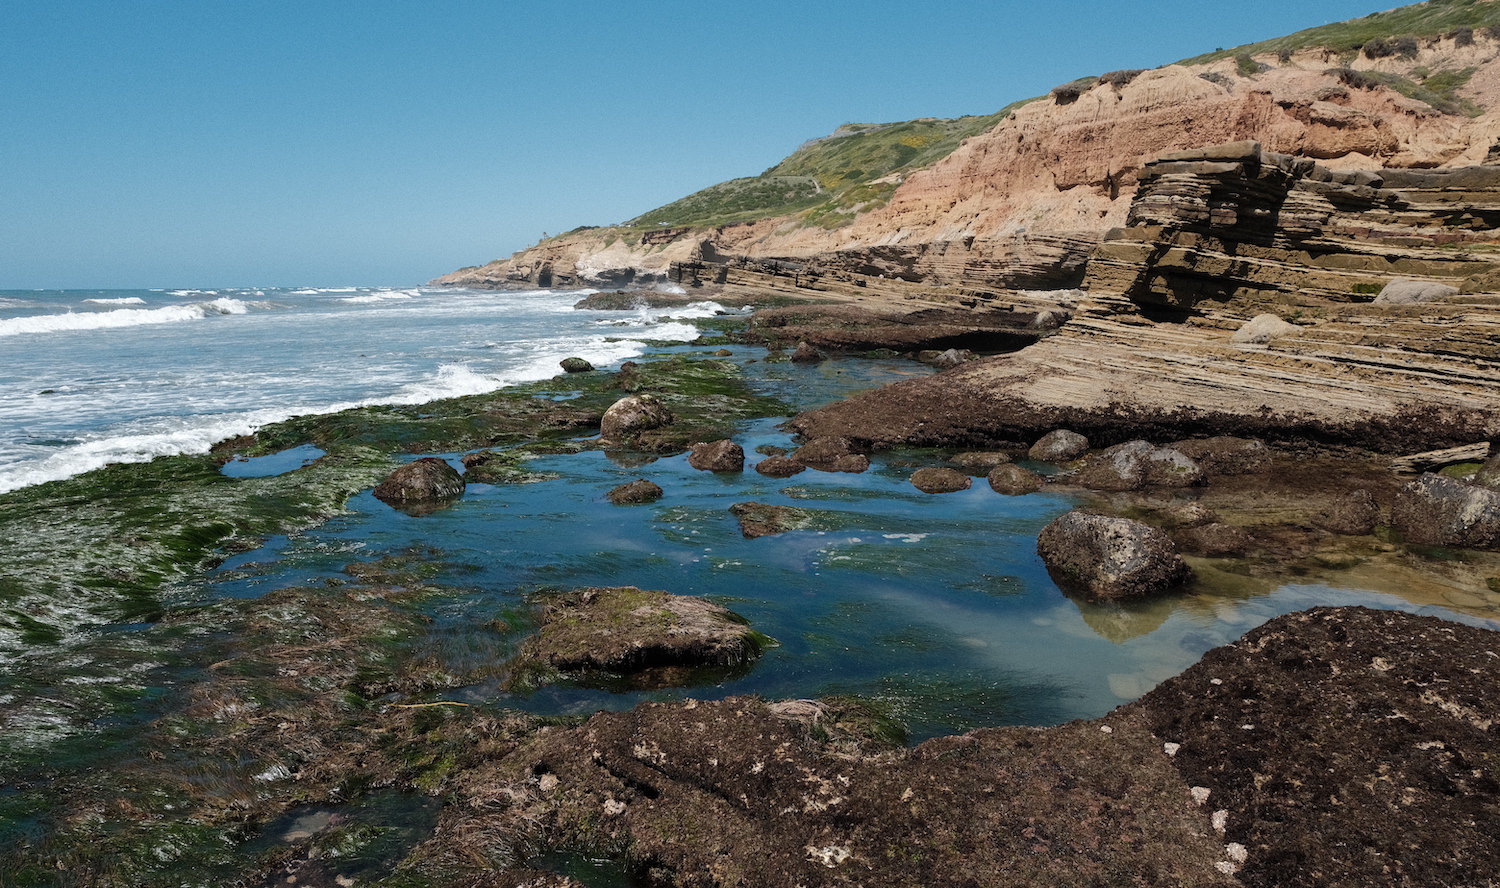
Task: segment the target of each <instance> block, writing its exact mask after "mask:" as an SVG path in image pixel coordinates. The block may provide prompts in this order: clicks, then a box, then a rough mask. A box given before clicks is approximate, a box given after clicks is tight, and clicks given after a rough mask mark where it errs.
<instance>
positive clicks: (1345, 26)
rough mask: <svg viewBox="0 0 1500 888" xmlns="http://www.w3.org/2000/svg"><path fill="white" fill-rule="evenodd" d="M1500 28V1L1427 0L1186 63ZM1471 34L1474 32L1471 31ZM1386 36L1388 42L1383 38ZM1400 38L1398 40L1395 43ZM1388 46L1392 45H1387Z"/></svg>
mask: <svg viewBox="0 0 1500 888" xmlns="http://www.w3.org/2000/svg"><path fill="white" fill-rule="evenodd" d="M1465 28H1467V29H1469V30H1470V31H1473V30H1478V29H1480V28H1500V2H1497V0H1427V2H1426V3H1417V4H1414V5H1412V6H1402V7H1399V8H1397V9H1388V10H1386V11H1385V12H1374V13H1371V14H1369V15H1367V16H1364V17H1362V18H1357V19H1350V20H1349V21H1346V22H1334V23H1333V24H1331V25H1322V26H1321V27H1317V28H1308V29H1307V30H1305V31H1298V32H1297V33H1295V34H1288V35H1286V36H1285V37H1276V38H1273V39H1271V40H1262V41H1260V42H1259V43H1249V44H1246V45H1244V46H1236V47H1232V48H1230V49H1218V50H1215V51H1213V52H1210V53H1205V54H1203V55H1200V56H1194V57H1192V58H1190V59H1183V60H1182V64H1184V65H1200V64H1204V63H1206V62H1214V61H1218V60H1219V59H1227V58H1231V57H1233V56H1238V55H1259V54H1261V53H1291V52H1296V51H1298V50H1302V49H1327V50H1331V51H1333V52H1338V53H1352V52H1356V51H1358V50H1360V49H1361V48H1363V47H1365V46H1366V44H1371V43H1376V42H1377V41H1380V43H1376V45H1375V46H1374V47H1372V51H1371V53H1370V54H1371V55H1372V57H1379V56H1380V55H1396V54H1399V53H1400V52H1401V49H1402V45H1404V44H1402V43H1401V40H1402V38H1412V39H1414V38H1418V37H1437V36H1440V35H1447V34H1453V33H1454V32H1459V31H1462V30H1463V29H1465ZM1471 36H1472V35H1471ZM1387 41H1389V42H1387ZM1398 44H1400V45H1398ZM1387 50H1390V51H1387Z"/></svg>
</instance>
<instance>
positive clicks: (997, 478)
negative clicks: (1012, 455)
mask: <svg viewBox="0 0 1500 888" xmlns="http://www.w3.org/2000/svg"><path fill="white" fill-rule="evenodd" d="M985 480H986V481H988V482H989V484H990V489H991V490H993V491H995V492H996V493H1000V494H1004V495H1005V496H1024V495H1026V494H1028V493H1036V492H1037V491H1038V490H1041V489H1042V484H1043V483H1044V482H1043V481H1042V476H1041V475H1038V474H1037V473H1035V472H1028V471H1027V470H1025V469H1023V468H1021V467H1020V466H1018V465H1015V464H1013V463H1007V464H1006V465H1003V466H996V467H995V468H994V469H992V470H991V471H990V474H989V476H988V477H987V478H986V479H985Z"/></svg>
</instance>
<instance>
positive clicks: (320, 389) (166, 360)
mask: <svg viewBox="0 0 1500 888" xmlns="http://www.w3.org/2000/svg"><path fill="white" fill-rule="evenodd" d="M587 292H589V291H521V292H504V293H496V292H475V291H465V290H445V289H429V288H423V287H416V288H371V287H336V288H293V289H270V288H266V289H220V290H97V291H87V290H68V291H57V290H0V355H4V361H3V364H0V493H3V492H6V491H10V490H15V489H17V488H20V487H25V486H28V485H31V484H39V483H42V482H45V481H54V480H57V479H60V478H67V477H71V476H73V475H76V474H78V473H80V472H85V471H88V470H89V469H94V468H98V467H100V466H102V465H106V464H108V463H112V462H142V461H145V460H148V459H150V458H152V457H155V456H161V455H165V454H172V453H203V452H206V451H207V450H208V448H209V447H210V446H211V445H213V444H214V443H215V442H216V441H220V440H223V439H226V438H230V437H234V436H236V435H243V434H248V433H249V432H251V431H253V430H254V429H256V428H258V427H259V426H262V425H265V424H266V423H270V422H276V421H278V420H282V419H286V418H288V417H290V416H295V415H299V414H307V413H328V412H333V411H337V410H341V409H344V408H346V407H353V406H357V405H364V404H420V403H424V402H427V401H432V400H436V399H438V398H444V397H451V396H455V395H468V394H479V393H481V392H488V391H492V390H494V389H497V388H500V387H502V386H505V385H512V384H515V383H518V382H528V381H532V380H538V379H546V378H548V377H550V376H553V375H555V374H556V373H557V372H558V366H557V362H558V361H559V360H561V359H562V358H566V357H569V356H578V357H581V358H584V359H585V360H588V361H590V362H591V363H593V364H596V365H599V366H609V365H611V364H618V363H619V362H620V361H623V360H626V359H628V358H631V357H634V356H637V355H639V354H641V353H642V352H643V351H644V350H645V348H646V346H645V345H644V343H643V342H642V341H640V340H652V341H662V340H681V341H688V340H691V339H693V338H695V337H696V336H697V335H698V331H697V329H696V328H694V327H693V326H692V325H691V324H689V323H686V321H687V320H689V319H691V318H695V317H704V316H707V315H712V314H714V313H715V312H716V311H719V310H722V309H721V307H720V306H718V305H713V304H707V303H705V304H702V305H695V306H692V307H688V308H684V309H678V310H672V311H662V312H653V311H649V310H642V311H640V312H636V313H632V314H627V315H626V316H624V317H622V316H621V313H620V312H588V311H575V310H574V309H573V304H574V303H576V302H577V301H578V300H579V299H580V298H581V297H582V296H583V295H585V293H587Z"/></svg>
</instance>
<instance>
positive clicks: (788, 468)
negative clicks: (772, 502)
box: [755, 456, 807, 478]
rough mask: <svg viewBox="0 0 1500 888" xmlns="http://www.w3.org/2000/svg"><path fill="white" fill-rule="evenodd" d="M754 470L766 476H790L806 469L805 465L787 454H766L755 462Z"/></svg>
mask: <svg viewBox="0 0 1500 888" xmlns="http://www.w3.org/2000/svg"><path fill="white" fill-rule="evenodd" d="M755 471H757V472H759V473H760V474H762V475H765V476H766V477H767V478H790V477H792V476H793V475H796V474H798V473H800V472H805V471H807V466H804V465H803V464H802V463H799V462H797V461H796V460H795V459H792V458H791V457H788V456H768V457H766V458H765V459H763V460H761V461H760V462H758V463H756V464H755Z"/></svg>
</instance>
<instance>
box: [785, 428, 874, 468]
mask: <svg viewBox="0 0 1500 888" xmlns="http://www.w3.org/2000/svg"><path fill="white" fill-rule="evenodd" d="M791 458H792V459H793V460H795V461H797V462H798V463H801V464H802V465H804V466H807V467H808V468H810V469H817V470H818V471H820V472H852V473H856V474H857V473H859V472H863V471H864V470H866V469H868V468H869V467H870V458H869V457H868V456H865V455H864V454H863V453H859V452H857V451H855V449H854V445H853V443H852V442H850V440H849V439H848V438H833V437H830V438H814V439H812V440H811V441H808V442H807V443H806V444H803V445H802V446H801V447H798V448H797V449H796V450H794V451H792V456H791Z"/></svg>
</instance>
